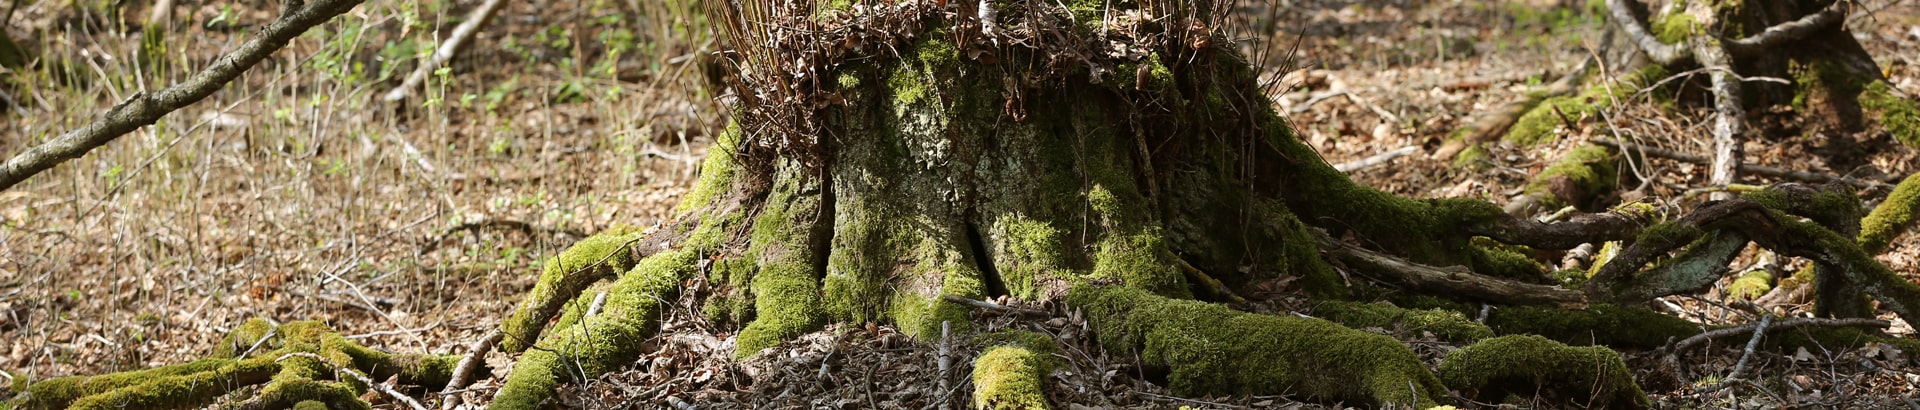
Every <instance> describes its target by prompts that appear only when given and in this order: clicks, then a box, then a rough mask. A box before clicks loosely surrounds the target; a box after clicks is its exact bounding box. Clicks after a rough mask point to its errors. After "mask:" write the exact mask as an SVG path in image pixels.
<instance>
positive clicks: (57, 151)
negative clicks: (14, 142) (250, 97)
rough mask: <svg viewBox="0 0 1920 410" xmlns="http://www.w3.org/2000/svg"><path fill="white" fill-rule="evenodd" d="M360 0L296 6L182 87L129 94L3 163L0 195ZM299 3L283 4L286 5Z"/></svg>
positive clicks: (191, 97) (228, 77) (161, 112)
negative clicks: (99, 114) (95, 115)
mask: <svg viewBox="0 0 1920 410" xmlns="http://www.w3.org/2000/svg"><path fill="white" fill-rule="evenodd" d="M361 1H362V0H318V1H314V2H311V3H307V4H305V5H302V6H293V7H292V10H289V12H288V13H285V14H283V15H281V16H280V18H279V19H276V20H274V21H273V22H272V23H268V24H267V26H266V27H265V28H263V29H261V30H260V32H259V34H257V35H255V36H254V37H253V38H252V39H249V40H247V42H246V43H243V44H241V45H240V47H239V48H236V49H234V50H233V51H231V52H228V53H226V54H224V55H221V56H220V58H219V59H217V60H214V62H213V64H212V65H210V66H208V67H207V69H206V70H204V71H201V72H199V73H195V74H194V75H193V77H190V78H187V80H186V81H185V82H182V83H179V84H174V85H173V86H171V87H167V88H166V89H162V90H160V91H157V92H154V93H151V94H148V93H146V92H139V93H134V95H133V96H131V97H128V98H127V99H126V100H125V101H121V102H120V103H119V104H115V105H114V106H113V108H110V109H108V110H107V112H106V114H105V115H104V116H102V117H101V118H100V119H96V120H94V121H93V122H92V123H88V124H87V125H86V126H83V127H80V129H76V130H73V131H68V132H67V133H65V134H61V135H60V136H59V137H57V138H54V139H53V140H52V141H47V142H46V143H44V144H40V145H38V146H35V147H33V148H31V149H28V150H27V151H26V152H22V153H20V154H19V155H15V156H14V157H13V158H10V159H7V162H6V163H4V164H0V190H6V189H9V188H12V187H13V186H14V185H18V184H20V182H22V181H25V180H27V178H29V177H32V176H34V175H35V174H39V173H40V172H42V171H46V170H48V169H51V168H53V167H54V166H55V165H59V164H60V163H61V162H66V161H68V160H72V159H75V158H79V157H80V156H82V155H86V153H87V152H88V151H92V150H93V149H95V148H99V147H100V146H103V145H106V144H107V143H108V142H111V141H113V140H114V139H117V138H120V136H122V135H126V134H127V133H130V132H133V130H135V129H139V128H140V127H144V126H147V125H148V124H153V123H154V122H155V121H159V120H160V117H163V116H166V115H167V114H168V113H172V112H173V111H175V110H179V109H180V108H181V107H186V106H187V105H191V104H193V103H196V102H199V101H200V100H203V99H206V98H207V96H210V95H213V93H214V92H215V91H219V90H220V88H221V87H224V86H226V84H227V83H229V82H232V81H233V80H234V79H236V78H239V77H240V74H241V73H244V72H246V71H247V69H249V68H252V67H253V66H254V65H255V64H258V63H260V60H265V59H266V58H267V56H268V55H271V54H273V52H274V51H276V50H279V49H281V48H284V47H286V46H287V43H288V42H290V41H293V38H294V37H298V36H300V34H301V33H305V32H306V31H307V29H310V28H313V26H317V25H320V23H325V22H326V21H327V20H330V19H333V17H334V16H338V15H340V14H343V13H346V12H347V11H348V10H352V9H353V7H354V6H357V5H359V4H360V2H361ZM297 3H299V2H294V1H289V2H288V4H289V5H293V4H297Z"/></svg>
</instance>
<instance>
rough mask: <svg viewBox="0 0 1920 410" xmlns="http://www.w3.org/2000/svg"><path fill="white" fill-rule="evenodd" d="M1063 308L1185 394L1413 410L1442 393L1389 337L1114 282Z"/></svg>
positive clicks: (1076, 296) (1079, 290)
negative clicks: (1077, 312)
mask: <svg viewBox="0 0 1920 410" xmlns="http://www.w3.org/2000/svg"><path fill="white" fill-rule="evenodd" d="M1067 303H1068V304H1070V305H1073V306H1076V307H1078V308H1081V309H1084V310H1085V311H1086V312H1087V317H1088V320H1089V321H1090V322H1091V323H1092V324H1093V326H1094V329H1095V332H1096V333H1095V335H1096V336H1097V337H1098V338H1099V340H1100V342H1101V345H1103V346H1104V347H1105V348H1107V349H1108V350H1110V351H1115V352H1124V351H1136V352H1139V357H1140V360H1141V361H1142V363H1141V364H1142V365H1144V366H1149V367H1154V368H1162V369H1168V370H1171V372H1172V373H1171V374H1170V375H1169V376H1168V381H1169V383H1170V384H1171V387H1172V388H1173V391H1174V392H1175V393H1178V394H1183V395H1207V394H1279V393H1288V394H1298V395H1302V396H1306V397H1309V398H1313V399H1318V400H1328V401H1346V402H1359V403H1369V404H1372V405H1375V406H1380V407H1387V406H1388V405H1389V404H1394V405H1411V406H1413V407H1415V408H1423V407H1430V406H1433V405H1435V404H1439V402H1438V401H1435V398H1436V397H1440V396H1441V395H1442V394H1444V393H1443V392H1445V391H1446V390H1444V389H1445V387H1443V386H1442V385H1441V384H1440V380H1439V379H1438V378H1436V377H1434V375H1433V373H1432V372H1429V371H1427V368H1426V367H1425V366H1424V365H1422V364H1421V363H1420V358H1419V357H1418V356H1416V355H1414V353H1413V351H1412V350H1410V349H1408V348H1407V347H1406V346H1403V345H1401V344H1400V342H1397V341H1394V340H1393V339H1392V338H1388V337H1386V336H1381V335H1377V334H1372V333H1367V332H1363V331H1359V330H1353V329H1349V328H1346V327H1342V326H1340V325H1338V324H1335V323H1333V322H1329V321H1325V320H1321V319H1312V318H1292V317H1278V316H1268V315H1259V314H1251V313H1244V312H1237V311H1233V310H1231V309H1227V308H1225V307H1221V306H1218V305H1212V304H1207V303H1203V302H1197V301H1191V300H1175V299H1169V298H1165V297H1161V296H1156V295H1154V294H1152V293H1150V292H1147V291H1143V290H1139V289H1132V288H1124V287H1115V286H1104V287H1102V286H1086V285H1082V286H1076V287H1074V288H1073V289H1072V290H1070V291H1068V293H1067Z"/></svg>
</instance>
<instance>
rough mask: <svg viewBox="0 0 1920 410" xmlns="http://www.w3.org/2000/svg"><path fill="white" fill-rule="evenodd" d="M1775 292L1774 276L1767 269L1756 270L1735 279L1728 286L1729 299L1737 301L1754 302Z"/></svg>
mask: <svg viewBox="0 0 1920 410" xmlns="http://www.w3.org/2000/svg"><path fill="white" fill-rule="evenodd" d="M1770 290H1773V274H1772V273H1769V272H1767V270H1766V269H1755V270H1753V271H1752V272H1747V273H1746V274H1744V275H1740V277H1739V278H1735V279H1734V280H1733V283H1730V284H1727V297H1728V298H1730V299H1736V300H1754V299H1758V298H1759V297H1760V295H1765V294H1767V291H1770Z"/></svg>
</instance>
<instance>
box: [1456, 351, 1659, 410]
mask: <svg viewBox="0 0 1920 410" xmlns="http://www.w3.org/2000/svg"><path fill="white" fill-rule="evenodd" d="M1440 380H1442V381H1444V382H1445V383H1446V385H1447V387H1451V388H1454V389H1458V390H1459V391H1460V392H1461V394H1462V395H1464V396H1466V397H1468V398H1470V399H1473V400H1477V401H1481V402H1499V401H1501V400H1503V399H1505V398H1506V397H1507V395H1510V394H1518V395H1522V396H1525V397H1543V398H1546V399H1548V400H1554V401H1556V402H1565V403H1570V404H1572V405H1573V406H1576V407H1597V408H1648V407H1650V406H1652V403H1650V402H1649V401H1648V400H1647V395H1646V393H1643V392H1641V391H1640V386H1639V385H1638V384H1635V383H1634V380H1633V372H1631V371H1628V370H1627V364H1626V362H1625V361H1623V360H1621V359H1620V354H1619V353H1615V352H1614V351H1613V350H1612V349H1608V348H1605V347H1601V346H1589V347H1571V346H1567V345H1564V344H1561V343H1560V342H1555V341H1552V340H1548V339H1547V338H1544V337H1540V336H1534V335H1516V336H1502V337H1497V338H1492V339H1487V340H1482V341H1480V343H1475V344H1473V345H1472V346H1467V347H1466V348H1464V349H1460V350H1459V351H1456V352H1453V353H1452V354H1448V355H1447V359H1446V361H1444V362H1441V363H1440Z"/></svg>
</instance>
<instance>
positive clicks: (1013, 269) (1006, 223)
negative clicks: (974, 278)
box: [989, 215, 1066, 300]
mask: <svg viewBox="0 0 1920 410" xmlns="http://www.w3.org/2000/svg"><path fill="white" fill-rule="evenodd" d="M989 232H990V233H991V235H993V236H994V237H995V240H994V243H996V244H999V245H1000V246H1001V247H1002V249H998V250H996V251H995V254H997V255H1002V256H1001V257H1000V258H998V260H996V261H995V263H994V265H995V267H996V268H998V269H999V272H1000V281H1001V282H1002V283H1004V284H1006V286H1007V294H1009V295H1012V296H1013V297H1015V298H1019V299H1021V300H1034V298H1035V297H1037V296H1039V295H1037V294H1036V293H1035V292H1034V291H1035V288H1034V283H1035V281H1036V280H1039V279H1040V278H1041V277H1042V276H1043V275H1045V274H1047V273H1048V272H1052V271H1057V270H1061V269H1065V267H1066V260H1065V256H1064V254H1065V252H1066V245H1065V243H1064V241H1063V238H1062V235H1064V234H1065V232H1063V231H1062V230H1061V229H1058V228H1055V227H1054V226H1053V225H1052V224H1048V223H1045V222H1040V221H1036V220H1032V219H1028V218H1026V217H1023V216H1020V215H1007V216H1003V217H1001V218H999V219H998V220H997V221H995V224H994V226H993V228H992V229H991V230H990V231H989Z"/></svg>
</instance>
